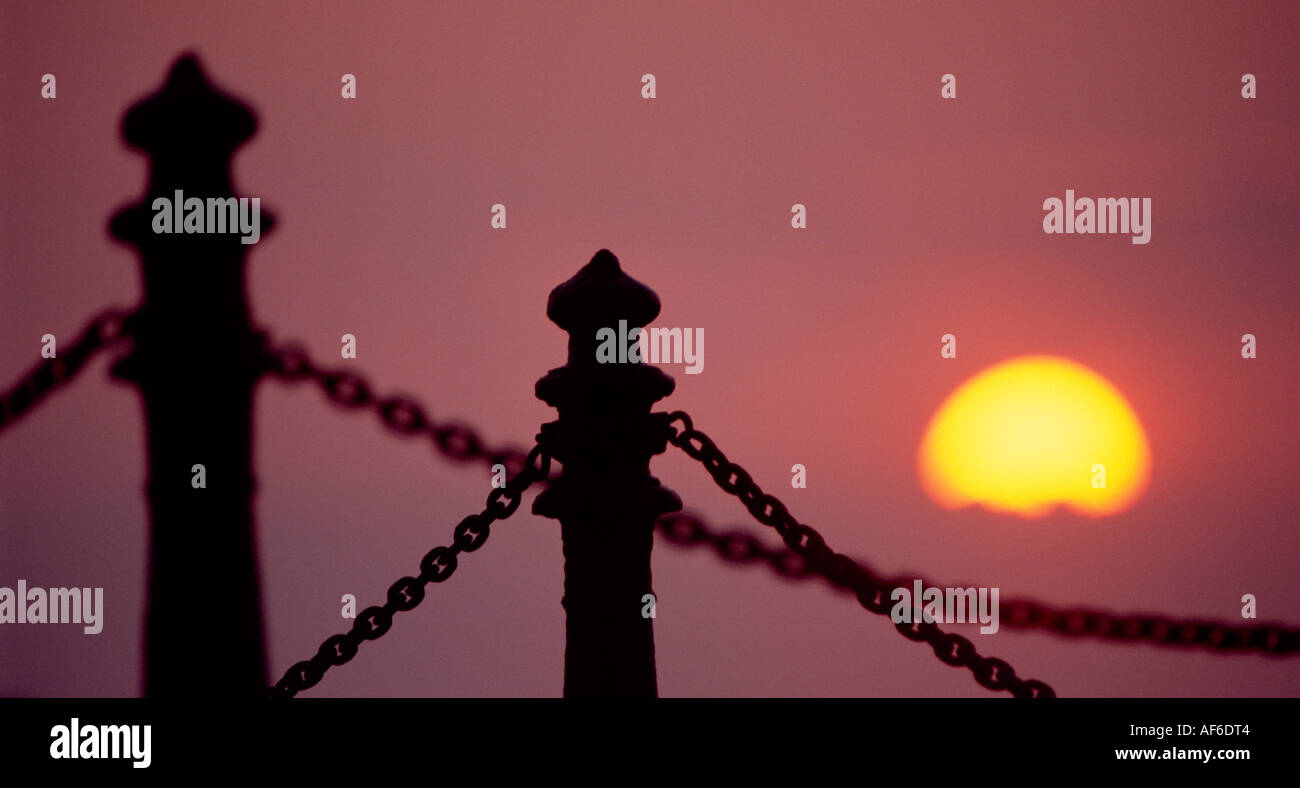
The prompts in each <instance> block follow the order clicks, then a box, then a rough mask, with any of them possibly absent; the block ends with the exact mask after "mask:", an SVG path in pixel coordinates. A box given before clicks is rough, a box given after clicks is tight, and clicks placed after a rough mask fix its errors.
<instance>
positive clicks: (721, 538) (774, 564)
mask: <svg viewBox="0 0 1300 788" xmlns="http://www.w3.org/2000/svg"><path fill="white" fill-rule="evenodd" d="M657 524H658V526H659V530H660V531H662V532H663V534H664V536H665V537H666V538H667V539H668V541H669V542H672V543H674V544H678V545H683V546H689V545H698V544H707V545H711V546H712V547H713V548H714V550H716V551H717V553H718V555H719V556H720V557H721V558H722V559H724V560H726V561H729V562H731V563H736V564H755V563H764V564H767V565H768V566H769V567H770V568H771V569H772V570H773V571H775V572H776V573H777V574H779V575H781V576H782V577H785V578H787V579H790V580H805V579H809V578H813V577H821V578H824V579H826V580H828V581H829V582H830V583H831V585H834V586H837V587H839V588H841V589H845V590H849V591H854V592H856V591H857V590H858V589H856V588H854V587H852V585H851V583H850V580H851V579H852V578H853V577H854V576H855V575H861V576H863V577H868V578H872V579H873V580H874V582H875V585H876V586H879V587H884V588H891V589H892V588H899V587H905V588H906V587H911V585H912V582H913V579H915V576H913V575H909V576H907V577H901V576H900V577H894V578H887V577H881V576H880V575H878V574H876V573H875V572H873V571H872V570H871V569H870V568H869V567H868V566H867V565H865V564H863V563H861V562H859V561H855V560H852V559H849V558H848V557H847V556H843V555H837V556H836V557H835V559H834V563H832V564H828V565H826V566H824V567H822V571H819V570H818V569H816V568H814V567H813V566H812V565H811V564H810V562H808V561H807V560H805V559H804V557H803V556H801V555H800V554H799V553H796V552H793V551H791V550H788V549H785V548H775V549H774V548H769V547H768V546H767V545H766V544H764V543H763V541H762V540H760V539H759V538H757V537H756V536H753V535H752V534H749V533H746V532H743V531H717V530H713V529H711V528H710V527H709V526H708V525H707V524H705V522H704V521H703V520H702V519H701V518H700V517H699V515H697V514H693V513H685V512H676V513H672V514H667V515H664V516H663V517H661V518H659V522H658V523H657ZM850 564H851V565H852V566H851V567H850V566H849V565H850ZM921 582H922V584H923V585H925V586H929V587H939V586H940V585H941V584H939V583H936V582H934V581H932V580H926V579H924V578H921ZM956 585H958V586H960V587H963V588H964V587H967V586H972V585H974V584H973V583H958V584H956ZM873 596H874V595H873ZM998 607H999V610H1000V611H1001V612H1000V617H999V624H1000V625H1001V626H1004V627H1009V628H1012V629H1028V630H1033V629H1045V630H1048V631H1050V632H1053V633H1056V634H1060V635H1065V636H1068V637H1094V638H1099V639H1103V640H1113V641H1118V642H1130V643H1131V642H1138V641H1146V642H1150V643H1153V644H1155V645H1168V646H1181V647H1186V648H1193V647H1202V648H1209V649H1213V650H1215V651H1218V652H1220V653H1225V654H1232V653H1246V652H1251V651H1254V652H1263V653H1266V654H1270V655H1273V656H1298V655H1300V629H1293V628H1287V627H1281V626H1273V625H1268V624H1263V625H1254V626H1236V625H1233V624H1226V623H1222V622H1217V621H1190V620H1177V619H1171V618H1166V617H1164V616H1156V615H1124V614H1119V613H1108V612H1105V611H1099V610H1083V609H1064V610H1058V609H1054V608H1051V607H1048V606H1046V605H1043V604H1040V603H1038V602H1034V601H1032V600H1027V599H1005V600H1002V602H1001V603H1000V604H999V606H998Z"/></svg>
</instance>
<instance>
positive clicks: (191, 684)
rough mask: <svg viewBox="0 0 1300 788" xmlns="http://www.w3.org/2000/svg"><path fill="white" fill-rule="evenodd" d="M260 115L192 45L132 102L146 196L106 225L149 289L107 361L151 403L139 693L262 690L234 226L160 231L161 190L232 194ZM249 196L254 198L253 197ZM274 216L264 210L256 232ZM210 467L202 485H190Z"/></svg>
mask: <svg viewBox="0 0 1300 788" xmlns="http://www.w3.org/2000/svg"><path fill="white" fill-rule="evenodd" d="M255 129H256V120H255V118H254V116H253V114H252V112H251V111H250V110H249V109H248V107H246V106H245V105H244V104H242V103H241V102H239V101H238V100H236V99H233V98H231V97H229V96H226V95H224V94H222V93H220V92H219V91H217V90H216V89H214V88H213V86H212V85H211V84H210V83H209V82H208V80H207V78H206V77H205V76H204V74H203V71H202V69H201V67H200V66H199V63H198V61H197V60H196V59H195V58H194V57H192V56H185V57H182V58H181V59H179V60H178V61H177V62H176V63H175V65H173V66H172V69H171V73H170V74H169V75H168V78H167V82H166V83H165V84H164V85H163V87H162V88H161V89H160V90H158V91H157V92H155V93H154V94H152V95H150V96H148V97H146V98H144V99H143V100H141V101H140V102H138V103H137V104H135V105H134V106H133V107H131V109H130V110H129V111H128V112H127V113H126V115H125V117H124V119H123V124H122V130H123V135H124V137H125V138H126V141H127V143H129V144H130V145H131V146H132V147H135V148H139V149H141V150H143V151H145V152H146V153H147V154H148V156H149V159H150V171H149V184H148V194H147V195H146V196H145V197H144V199H143V200H141V201H140V202H138V203H135V204H133V205H129V206H127V207H125V208H123V209H121V210H120V211H119V212H118V213H117V214H116V215H115V216H114V217H113V219H112V222H111V224H110V232H111V233H112V235H113V236H114V237H116V238H118V239H120V240H122V241H125V242H127V243H129V244H131V245H133V246H135V247H137V248H138V249H139V254H140V261H141V267H142V270H143V283H144V300H143V304H142V307H141V310H140V315H139V317H140V319H139V321H138V322H137V323H136V327H137V328H136V332H135V345H134V348H133V350H132V352H131V354H130V355H129V356H127V357H125V358H123V359H121V360H120V361H118V362H117V363H116V364H115V365H114V366H113V369H112V374H113V376H114V377H117V378H120V379H122V380H126V381H129V382H131V383H133V384H134V385H135V386H137V387H138V388H139V389H140V392H141V395H142V397H143V400H144V415H145V420H146V422H147V431H148V450H149V465H148V483H147V495H148V500H149V508H150V554H149V588H148V607H147V611H146V624H145V626H146V634H145V640H146V643H145V693H146V694H147V695H150V696H177V695H244V696H252V695H261V694H262V693H263V692H264V691H265V688H266V665H265V656H264V653H263V634H262V618H261V610H260V606H259V583H258V573H257V561H256V555H255V552H254V540H253V516H252V505H251V500H250V499H251V495H252V491H253V475H252V469H251V459H250V456H251V454H250V452H251V446H250V440H251V435H252V425H251V413H252V399H253V386H254V383H255V381H256V379H257V377H258V371H259V366H258V350H257V348H258V339H257V335H256V333H255V332H254V330H253V327H252V326H251V325H250V321H249V310H248V305H247V303H246V300H245V293H244V290H245V286H244V256H245V254H246V253H247V252H248V250H249V249H250V248H251V245H245V244H242V243H241V242H240V235H239V234H238V233H227V234H184V233H182V232H180V230H181V228H179V227H178V228H175V230H176V232H175V233H174V234H158V233H155V232H154V229H153V226H152V220H153V216H154V211H153V209H152V203H153V200H154V199H155V198H157V197H166V198H168V199H169V200H170V199H173V196H174V192H175V191H176V190H177V189H180V190H183V192H184V195H185V196H186V197H187V198H188V197H197V198H200V199H205V198H209V197H222V198H224V197H230V196H233V191H232V186H231V182H230V157H231V155H232V154H233V152H234V150H235V148H237V147H238V146H239V145H240V144H241V143H243V142H244V141H245V140H247V139H248V138H249V137H251V136H252V135H253V132H254V130H255ZM250 204H251V203H250ZM270 225H271V217H270V216H269V215H267V214H266V212H265V211H263V212H262V216H261V229H262V232H263V233H265V232H266V231H268V230H269V229H270ZM200 464H201V465H203V466H204V468H205V473H206V485H207V486H206V488H205V489H196V488H195V487H193V486H192V484H191V482H192V479H193V470H192V469H193V466H195V465H200Z"/></svg>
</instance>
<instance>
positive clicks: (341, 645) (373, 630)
mask: <svg viewBox="0 0 1300 788" xmlns="http://www.w3.org/2000/svg"><path fill="white" fill-rule="evenodd" d="M550 472H551V458H550V455H548V454H546V452H545V451H543V450H542V447H541V446H535V447H533V450H532V451H531V452H529V453H528V454H527V455H526V456H525V458H524V462H523V467H522V469H521V470H520V471H519V473H517V474H515V476H513V477H512V478H511V479H510V480H509V481H507V482H506V485H505V487H496V488H493V490H492V492H491V493H489V494H488V497H487V503H486V504H485V505H484V507H483V511H482V512H480V513H478V514H472V515H470V516H469V517H466V518H465V519H464V520H461V521H460V524H459V525H457V526H456V528H455V530H454V532H453V534H454V538H453V541H452V544H451V546H450V547H435V548H433V549H432V550H430V551H429V552H428V553H427V554H426V555H425V556H424V558H423V559H421V560H420V574H419V575H417V576H414V577H412V576H407V577H403V578H400V579H398V580H397V582H395V583H393V584H392V585H391V586H389V588H388V593H387V596H386V601H385V602H384V604H383V605H376V606H372V607H368V608H366V609H365V610H362V611H361V613H360V614H359V615H358V616H357V617H356V619H354V620H353V622H352V629H351V630H349V631H348V632H344V633H342V634H338V635H332V636H330V637H328V638H326V639H325V642H323V643H321V645H320V648H319V649H317V651H316V655H315V656H313V657H312V658H311V659H305V660H303V661H301V662H298V663H296V664H295V665H294V666H293V667H291V668H289V670H288V671H287V672H285V674H284V677H283V678H281V679H280V680H279V681H278V682H276V684H275V686H273V687H270V688H269V689H268V690H267V692H266V694H267V696H268V697H272V698H292V697H293V696H295V695H297V694H298V693H299V692H302V691H303V690H305V689H310V688H311V687H314V686H316V684H317V683H319V682H320V680H321V678H322V677H323V676H324V675H325V671H327V670H329V669H330V667H332V666H335V665H342V664H344V663H346V662H348V661H349V660H351V659H352V658H353V657H355V656H356V654H357V647H358V646H360V645H361V642H362V641H364V640H376V639H378V638H380V637H383V635H384V634H385V633H386V632H388V630H389V628H391V627H392V626H393V614H394V613H397V612H399V611H407V610H413V609H415V607H416V606H417V605H419V604H420V602H422V601H423V600H424V594H425V586H426V585H428V584H429V583H441V582H443V581H444V580H446V579H447V578H448V577H451V574H452V572H455V571H456V557H457V556H458V555H459V554H460V553H472V552H474V551H475V550H477V549H479V548H480V547H482V546H483V543H484V542H485V541H487V538H488V535H489V533H490V531H491V526H492V523H493V521H495V520H504V519H505V518H507V517H509V516H510V515H511V514H514V512H515V510H516V509H518V508H519V503H520V501H522V500H523V494H524V491H525V490H527V489H528V488H529V487H530V486H531V485H532V484H533V483H534V482H544V481H545V480H546V479H547V478H549V476H550Z"/></svg>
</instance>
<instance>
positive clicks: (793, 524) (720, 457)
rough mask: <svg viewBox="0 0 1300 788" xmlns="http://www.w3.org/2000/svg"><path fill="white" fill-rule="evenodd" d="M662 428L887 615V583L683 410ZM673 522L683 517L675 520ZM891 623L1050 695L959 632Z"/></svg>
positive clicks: (978, 674) (1009, 682)
mask: <svg viewBox="0 0 1300 788" xmlns="http://www.w3.org/2000/svg"><path fill="white" fill-rule="evenodd" d="M677 423H680V424H681V429H674V428H673V425H674V424H677ZM668 429H669V432H670V435H669V437H668V441H669V442H670V443H672V444H673V445H674V446H677V447H678V448H680V449H682V450H683V451H685V452H686V453H687V454H688V455H690V456H691V457H692V458H694V459H696V460H699V461H700V462H701V463H702V464H703V465H704V467H705V468H706V469H707V470H708V471H709V474H710V475H711V476H713V479H714V481H716V482H717V483H718V486H719V487H721V488H722V489H723V490H725V491H726V492H728V493H730V494H732V495H734V496H736V497H737V498H739V499H740V501H741V502H742V503H743V504H745V508H746V509H748V510H749V513H750V514H752V515H753V516H754V518H755V519H757V520H758V521H759V522H760V523H763V524H764V525H768V526H771V527H772V528H775V529H776V531H777V533H778V534H780V535H781V539H782V540H783V541H784V542H785V544H786V546H787V547H789V548H790V550H791V551H792V552H793V553H797V554H798V555H799V556H800V557H801V558H802V559H803V560H804V561H805V562H807V566H808V568H810V569H811V570H813V571H815V572H817V573H818V574H820V575H822V576H824V577H826V578H827V579H828V580H830V581H831V583H833V584H834V585H835V586H837V587H839V588H843V589H846V590H852V591H853V592H855V593H856V594H857V597H858V602H859V603H860V604H861V605H862V606H863V607H865V608H866V609H867V610H869V611H871V612H872V613H877V614H879V615H884V616H887V615H889V611H890V608H891V607H892V602H891V600H890V598H889V593H890V591H892V590H893V586H889V585H885V584H883V583H882V582H881V581H880V580H879V579H878V578H876V577H875V576H873V575H871V574H870V573H868V572H866V571H864V570H863V568H862V567H861V566H859V565H858V564H857V562H855V561H854V560H853V559H851V558H849V557H848V556H846V555H841V554H840V553H836V552H835V551H834V550H832V549H831V548H829V547H827V545H826V540H825V539H823V538H822V536H821V534H819V533H817V531H815V530H814V529H813V528H811V527H810V526H808V525H804V524H802V523H800V522H799V521H797V520H795V519H794V517H793V516H791V514H790V512H789V510H787V509H786V507H785V504H783V503H781V501H780V500H778V499H777V498H776V496H774V495H770V494H768V493H765V492H763V490H762V488H760V487H759V486H758V485H757V484H755V483H754V480H753V478H751V477H750V475H749V473H748V472H746V471H745V469H744V468H742V467H740V466H739V465H737V464H736V463H733V462H730V461H729V460H728V459H727V457H726V455H725V454H723V453H722V451H721V450H719V449H718V447H717V445H715V444H714V443H713V441H712V440H711V439H710V438H709V437H708V436H707V435H705V434H704V433H702V432H700V431H698V430H696V429H695V426H694V424H693V423H692V422H691V417H690V416H688V415H687V414H686V413H684V412H682V411H676V412H673V413H671V414H669V416H668ZM677 522H683V520H682V519H681V518H679V519H678V520H677ZM738 546H739V544H738V543H735V542H732V543H731V544H729V545H728V547H729V549H730V548H734V547H738ZM774 566H775V564H774ZM894 626H895V627H896V628H897V629H898V631H899V632H901V633H902V634H903V636H904V637H906V638H908V639H910V640H915V641H919V642H924V643H928V644H929V645H930V647H931V648H932V649H934V653H935V656H937V657H938V658H939V659H940V660H941V661H942V662H944V663H945V664H948V665H952V666H953V667H966V668H970V670H971V672H972V673H973V674H974V675H975V680H976V681H977V682H979V684H980V686H982V687H984V688H986V689H990V690H993V691H995V692H1001V691H1006V692H1010V693H1011V694H1012V695H1013V696H1015V697H1017V698H1044V697H1046V698H1053V697H1056V693H1055V692H1054V691H1053V690H1052V688H1051V687H1049V686H1048V685H1047V684H1045V683H1043V682H1042V681H1039V680H1037V679H1022V678H1020V677H1019V676H1017V675H1016V671H1015V669H1014V668H1013V667H1011V665H1009V664H1007V663H1006V662H1005V661H1003V660H1001V659H998V658H996V657H984V656H980V654H979V653H978V652H977V651H976V650H975V644H973V643H971V641H970V640H968V639H966V638H964V637H962V636H961V635H958V634H955V633H951V632H943V631H942V630H940V629H939V627H938V626H936V625H935V624H933V623H929V622H926V621H920V620H913V621H912V622H911V623H906V622H900V623H897V624H895V625H894Z"/></svg>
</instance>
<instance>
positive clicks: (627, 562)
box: [533, 249, 682, 697]
mask: <svg viewBox="0 0 1300 788" xmlns="http://www.w3.org/2000/svg"><path fill="white" fill-rule="evenodd" d="M658 314H659V297H658V296H656V295H655V294H654V292H653V291H652V290H650V289H649V288H647V287H646V286H645V285H642V284H641V283H640V282H637V281H636V280H634V279H632V278H631V277H629V276H627V275H626V274H624V273H623V270H622V269H621V268H620V267H619V264H618V258H616V257H615V256H614V255H613V254H611V253H610V252H609V251H608V250H606V249H602V250H600V251H599V252H597V253H596V255H595V257H593V258H592V259H591V262H589V263H588V264H587V265H586V266H584V267H583V268H582V269H581V270H580V271H578V273H577V274H576V275H574V277H573V278H572V279H570V280H568V281H567V282H565V283H563V284H561V285H560V286H558V287H556V288H555V289H554V290H552V291H551V295H550V299H549V300H548V301H547V304H546V316H547V317H549V318H550V319H551V321H552V322H554V323H555V324H556V325H558V326H559V327H560V328H562V329H564V330H565V331H566V332H568V334H569V357H568V363H567V364H566V365H565V366H563V367H560V368H558V369H553V370H551V371H550V372H548V373H547V374H546V376H545V377H543V378H542V379H541V380H539V381H538V382H537V397H538V398H539V399H541V400H544V401H545V402H546V403H547V404H548V405H550V406H552V407H554V408H556V409H557V410H558V411H559V419H558V420H556V421H553V422H550V423H548V424H543V425H542V429H541V435H540V436H539V442H540V443H541V444H542V446H543V447H544V448H546V449H547V451H548V453H550V454H551V456H553V457H555V458H556V459H558V460H560V462H562V463H563V464H564V470H563V473H562V474H561V476H560V478H559V479H557V480H556V481H555V482H554V483H552V485H551V486H550V488H549V489H547V490H546V491H544V492H542V493H541V494H540V495H538V496H537V499H536V500H535V501H534V503H533V511H534V512H535V513H537V514H540V515H542V516H545V517H552V518H557V519H559V520H560V526H561V527H560V530H561V534H562V538H563V543H564V600H563V605H564V609H565V614H566V622H565V636H566V646H565V652H564V695H565V697H588V696H622V697H654V696H655V695H657V694H658V685H657V682H656V678H655V654H654V630H653V627H652V622H653V618H652V615H651V611H652V610H653V604H654V600H653V599H652V598H648V597H647V595H652V594H653V591H652V589H651V583H650V550H651V547H652V545H653V540H654V523H655V519H656V518H658V517H659V515H661V514H663V513H665V512H672V511H677V510H678V509H681V506H682V502H681V499H679V498H678V497H677V495H676V494H675V493H674V492H673V491H672V490H669V489H668V488H666V487H663V486H661V485H660V484H659V481H658V480H657V479H655V478H654V477H653V476H651V475H650V458H651V457H652V456H654V455H655V454H659V453H661V452H663V451H664V449H665V447H666V445H667V435H668V424H667V417H666V415H664V414H657V415H652V414H651V413H650V407H651V406H652V405H653V404H654V403H655V402H656V401H658V400H659V399H662V398H663V397H666V396H667V395H668V394H670V393H672V390H673V385H674V384H673V379H672V378H671V377H669V376H668V375H666V374H664V373H663V372H662V371H661V370H659V369H658V368H657V367H652V366H647V365H644V364H635V363H632V364H629V363H622V364H620V363H614V364H602V363H599V362H598V361H597V357H596V348H597V345H598V342H597V339H596V335H597V332H598V331H600V329H602V328H609V329H612V330H613V331H614V332H615V333H616V334H617V335H618V338H617V341H619V342H623V340H624V337H625V336H626V334H630V333H631V332H632V331H634V330H635V329H636V328H638V327H640V326H644V325H646V324H647V323H648V322H650V321H651V320H653V319H654V318H655V317H656V316H657V315H658ZM620 321H625V322H623V323H621V324H620ZM624 331H625V332H626V333H624Z"/></svg>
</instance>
